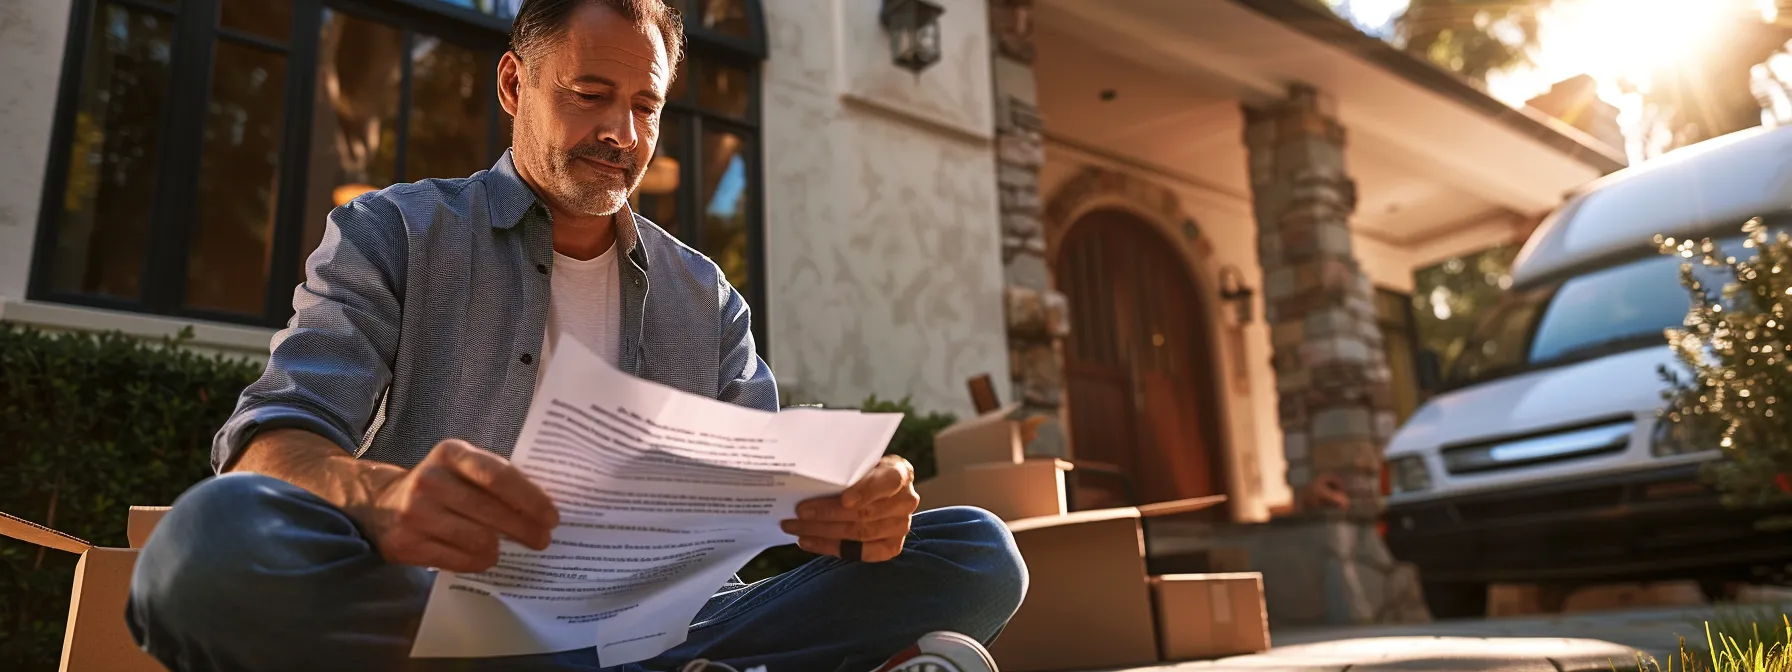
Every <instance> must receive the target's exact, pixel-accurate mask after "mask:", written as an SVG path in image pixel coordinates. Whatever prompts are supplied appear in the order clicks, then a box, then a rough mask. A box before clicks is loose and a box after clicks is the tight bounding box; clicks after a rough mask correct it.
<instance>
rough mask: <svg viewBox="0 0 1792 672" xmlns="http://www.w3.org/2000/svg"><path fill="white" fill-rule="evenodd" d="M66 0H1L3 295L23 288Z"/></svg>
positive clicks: (13, 296)
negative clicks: (3, 158)
mask: <svg viewBox="0 0 1792 672" xmlns="http://www.w3.org/2000/svg"><path fill="white" fill-rule="evenodd" d="M69 7H70V5H69V0H6V1H5V2H0V63H4V64H6V65H5V70H6V74H5V76H4V77H0V157H5V160H4V161H0V300H17V299H22V298H24V296H25V286H26V282H27V278H28V276H29V275H30V274H31V247H32V241H33V240H34V239H35V238H36V233H37V217H38V205H39V203H40V202H41V201H42V200H43V188H44V166H45V163H46V161H47V160H48V156H49V149H50V126H51V120H52V117H53V116H54V111H55V107H56V89H57V85H58V82H59V80H60V79H61V76H62V49H63V43H64V42H65V40H66V38H67V36H68V19H69Z"/></svg>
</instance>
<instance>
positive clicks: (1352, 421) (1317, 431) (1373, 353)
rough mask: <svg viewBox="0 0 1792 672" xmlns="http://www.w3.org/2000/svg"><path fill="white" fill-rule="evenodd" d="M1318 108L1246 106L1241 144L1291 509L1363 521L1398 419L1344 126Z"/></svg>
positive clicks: (1372, 513) (1377, 506)
mask: <svg viewBox="0 0 1792 672" xmlns="http://www.w3.org/2000/svg"><path fill="white" fill-rule="evenodd" d="M1326 106H1327V102H1326V101H1325V99H1323V98H1322V97H1321V96H1320V94H1319V93H1318V92H1316V91H1314V90H1313V89H1311V88H1308V87H1304V86H1295V87H1292V88H1291V89H1290V92H1289V95H1288V97H1287V98H1286V99H1285V100H1283V101H1281V102H1279V103H1277V104H1276V105H1274V106H1271V107H1266V108H1256V109H1252V108H1247V109H1246V110H1245V121H1246V127H1245V141H1246V144H1247V145H1248V147H1249V149H1250V178H1251V191H1252V197H1253V206H1254V209H1255V210H1256V218H1257V237H1258V238H1257V239H1258V254H1259V257H1260V259H1261V262H1262V266H1263V293H1264V300H1265V303H1266V305H1267V308H1266V314H1265V316H1264V317H1265V320H1266V321H1267V322H1268V323H1269V326H1270V341H1271V345H1272V347H1273V348H1274V351H1275V356H1274V360H1273V362H1274V366H1275V372H1276V393H1277V395H1278V401H1277V408H1278V410H1279V415H1280V418H1281V426H1282V432H1283V441H1284V443H1283V446H1284V451H1285V453H1286V455H1287V458H1288V484H1289V486H1290V487H1292V488H1293V490H1294V491H1295V493H1297V494H1296V497H1295V506H1296V509H1297V510H1302V509H1311V508H1332V507H1341V508H1345V509H1346V511H1347V513H1348V514H1349V517H1350V518H1352V519H1354V520H1357V521H1363V522H1368V521H1373V520H1375V519H1376V518H1377V517H1378V516H1379V515H1380V514H1381V512H1382V508H1383V501H1382V494H1381V470H1382V454H1381V451H1382V447H1383V446H1385V445H1386V443H1387V440H1388V439H1389V438H1390V437H1391V436H1392V434H1393V432H1394V427H1395V422H1396V420H1395V415H1394V411H1393V394H1392V389H1391V387H1390V379H1389V373H1388V366H1387V360H1386V355H1385V354H1384V352H1383V350H1382V336H1381V328H1380V327H1379V326H1378V325H1377V324H1376V320H1375V304H1374V288H1373V287H1372V286H1371V285H1370V283H1369V278H1368V277H1367V276H1366V275H1364V274H1363V271H1362V269H1361V268H1359V267H1358V265H1357V261H1356V258H1355V257H1354V256H1353V255H1352V253H1351V237H1350V221H1349V220H1350V214H1351V212H1352V211H1353V210H1354V209H1355V208H1356V185H1355V183H1354V182H1352V181H1351V179H1350V177H1349V176H1348V174H1346V173H1345V170H1344V129H1343V127H1342V126H1340V125H1339V124H1338V122H1337V121H1336V119H1335V118H1334V117H1333V114H1332V112H1331V111H1330V110H1329V109H1326ZM1339 486H1341V492H1340V491H1339V490H1340V487H1339Z"/></svg>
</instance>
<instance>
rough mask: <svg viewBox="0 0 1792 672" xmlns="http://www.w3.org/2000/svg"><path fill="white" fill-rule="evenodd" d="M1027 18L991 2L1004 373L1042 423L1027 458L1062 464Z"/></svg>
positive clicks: (1057, 302) (1063, 435) (1058, 306)
mask: <svg viewBox="0 0 1792 672" xmlns="http://www.w3.org/2000/svg"><path fill="white" fill-rule="evenodd" d="M1032 11H1033V2H1032V0H989V30H990V36H991V40H990V44H991V49H990V52H991V53H990V58H991V65H992V74H993V84H992V85H993V88H994V93H995V110H996V119H995V130H996V166H995V168H996V183H997V189H998V192H999V194H1000V199H1001V202H1000V215H1001V227H1002V269H1003V276H1004V281H1005V282H1004V284H1005V292H1006V295H1007V300H1006V302H1005V303H1006V313H1007V325H1008V356H1009V371H1010V374H1011V375H1012V377H1013V382H1014V395H1015V397H1017V398H1018V401H1019V402H1020V403H1021V415H1023V416H1026V417H1034V416H1039V417H1043V418H1045V420H1044V421H1043V422H1042V423H1041V424H1040V425H1039V431H1038V433H1037V434H1036V435H1035V437H1034V438H1033V440H1032V441H1030V442H1029V443H1028V444H1027V453H1028V454H1029V455H1045V456H1059V457H1066V456H1069V454H1070V446H1069V439H1068V438H1067V437H1068V432H1066V431H1064V427H1063V416H1062V414H1061V412H1060V410H1061V407H1062V405H1063V396H1064V353H1063V342H1064V337H1065V336H1066V335H1068V334H1069V329H1070V322H1069V320H1068V319H1067V313H1066V311H1067V307H1066V302H1065V300H1064V295H1063V294H1061V293H1059V292H1058V291H1056V290H1055V289H1053V287H1052V282H1051V273H1050V272H1049V271H1048V270H1047V265H1046V258H1045V252H1046V244H1045V241H1046V239H1045V229H1044V227H1043V226H1042V225H1041V221H1040V205H1039V204H1040V198H1039V167H1040V166H1041V165H1043V164H1044V163H1045V140H1044V136H1043V134H1042V130H1043V129H1044V126H1045V124H1044V122H1043V121H1041V119H1040V117H1039V105H1038V96H1037V92H1036V90H1035V87H1034V81H1033V56H1034V50H1033V30H1032Z"/></svg>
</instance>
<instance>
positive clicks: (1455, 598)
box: [1425, 582, 1487, 619]
mask: <svg viewBox="0 0 1792 672" xmlns="http://www.w3.org/2000/svg"><path fill="white" fill-rule="evenodd" d="M1425 604H1426V605H1428V606H1430V607H1431V617H1432V618H1436V619H1445V618H1485V617H1486V616H1487V584H1485V583H1455V582H1451V583H1429V582H1428V583H1426V584H1425Z"/></svg>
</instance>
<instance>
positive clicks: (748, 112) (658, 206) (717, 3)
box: [630, 0, 766, 347]
mask: <svg viewBox="0 0 1792 672" xmlns="http://www.w3.org/2000/svg"><path fill="white" fill-rule="evenodd" d="M671 4H672V5H673V6H674V7H675V8H677V9H679V10H680V11H681V12H682V13H683V14H684V16H685V35H686V36H687V40H688V46H687V47H686V51H685V54H686V55H685V60H684V62H683V63H682V64H680V66H679V71H678V77H677V78H676V79H675V80H674V81H673V85H672V90H671V91H670V92H668V95H667V102H666V107H665V112H664V113H663V117H662V120H661V126H660V141H659V146H658V147H657V148H656V150H655V155H654V159H653V162H652V163H650V164H648V167H647V175H646V177H645V178H643V179H642V180H641V187H640V188H639V189H637V190H636V192H635V194H634V196H633V197H632V198H631V199H630V203H631V205H632V206H633V207H634V208H635V211H636V212H638V213H640V214H641V215H642V216H644V217H646V218H648V219H651V220H653V221H654V223H656V224H659V225H660V226H661V227H663V228H665V229H666V230H667V231H670V232H672V234H673V235H675V236H678V238H679V240H682V241H684V242H685V244H687V245H690V246H692V247H694V248H696V249H697V250H698V251H700V252H702V253H703V254H705V255H707V256H708V257H709V258H710V259H713V260H715V262H716V264H717V265H718V266H721V268H722V271H723V272H724V273H726V274H727V276H728V281H729V282H730V283H732V284H733V285H734V286H735V287H736V288H737V289H739V290H740V292H741V294H742V295H743V296H745V297H747V301H748V302H749V303H750V304H751V305H752V306H753V309H754V311H755V314H756V315H757V316H763V315H765V314H766V313H765V310H764V307H763V306H764V304H765V287H764V281H763V279H762V278H761V277H760V275H761V274H757V273H755V269H756V268H757V267H758V266H759V265H760V264H761V263H762V262H761V260H762V259H763V258H764V256H763V253H762V249H763V244H764V243H763V240H762V238H761V231H762V230H763V226H762V224H761V221H760V218H761V216H762V214H761V213H763V212H764V207H763V206H762V204H761V198H762V196H763V193H764V191H763V189H762V188H761V182H760V180H761V177H760V154H759V71H758V68H757V67H755V65H754V64H756V63H757V62H758V60H759V58H760V57H761V55H762V54H763V53H764V45H763V43H762V42H759V41H755V36H756V35H759V34H761V31H760V29H759V27H758V26H759V24H758V19H757V14H756V13H755V12H753V11H750V10H751V7H750V6H749V5H748V3H747V1H746V0H674V1H673V2H672V3H671ZM763 323H764V319H763V317H761V318H760V319H756V320H754V323H753V328H754V335H755V337H756V338H757V339H758V340H760V341H762V342H763V341H764V334H763V331H761V326H760V325H761V324H763ZM762 347H763V346H762Z"/></svg>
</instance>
